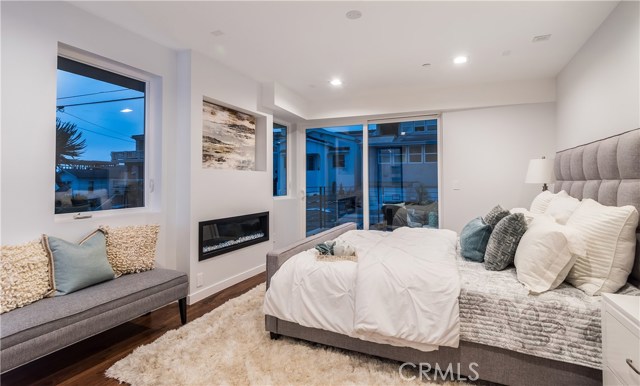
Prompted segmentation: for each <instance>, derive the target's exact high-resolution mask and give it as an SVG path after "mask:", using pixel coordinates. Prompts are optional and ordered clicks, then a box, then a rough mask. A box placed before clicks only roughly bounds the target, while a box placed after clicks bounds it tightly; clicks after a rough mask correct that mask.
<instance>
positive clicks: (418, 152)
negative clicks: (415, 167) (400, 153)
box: [407, 145, 422, 164]
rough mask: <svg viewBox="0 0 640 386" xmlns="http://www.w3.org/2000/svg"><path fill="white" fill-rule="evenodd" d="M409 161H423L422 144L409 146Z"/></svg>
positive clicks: (416, 162) (414, 162)
mask: <svg viewBox="0 0 640 386" xmlns="http://www.w3.org/2000/svg"><path fill="white" fill-rule="evenodd" d="M407 162H408V163H410V164H419V163H422V145H409V146H408V151H407Z"/></svg>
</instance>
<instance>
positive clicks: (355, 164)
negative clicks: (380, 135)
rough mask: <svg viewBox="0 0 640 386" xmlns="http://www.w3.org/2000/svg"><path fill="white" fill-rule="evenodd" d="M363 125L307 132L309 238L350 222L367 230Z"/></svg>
mask: <svg viewBox="0 0 640 386" xmlns="http://www.w3.org/2000/svg"><path fill="white" fill-rule="evenodd" d="M362 134H363V132H362V125H354V126H339V127H325V128H318V129H309V130H307V138H306V153H307V167H306V178H307V196H306V206H307V207H306V223H307V227H306V229H307V232H306V233H307V235H312V234H315V233H318V232H321V231H323V230H325V229H329V228H332V227H334V226H336V225H339V224H344V223H346V222H355V223H357V224H358V228H360V229H362V227H363V205H362Z"/></svg>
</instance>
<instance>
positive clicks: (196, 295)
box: [187, 264, 266, 305]
mask: <svg viewBox="0 0 640 386" xmlns="http://www.w3.org/2000/svg"><path fill="white" fill-rule="evenodd" d="M265 271H266V264H260V265H259V266H257V267H254V268H251V269H249V270H247V271H244V272H241V273H239V274H237V275H235V276H232V277H230V278H227V279H224V280H222V281H219V282H217V283H214V284H212V285H210V286H208V287H205V288H202V289H199V290H198V291H196V292H193V293H190V294H189V295H188V296H187V302H188V303H189V305H192V304H195V303H197V302H199V301H200V300H202V299H204V298H206V297H209V296H211V295H214V294H216V293H218V292H220V291H222V290H224V289H227V288H229V287H231V286H232V285H234V284H238V283H240V282H241V281H243V280H246V279H248V278H250V277H253V276H255V275H259V274H261V273H263V272H265Z"/></svg>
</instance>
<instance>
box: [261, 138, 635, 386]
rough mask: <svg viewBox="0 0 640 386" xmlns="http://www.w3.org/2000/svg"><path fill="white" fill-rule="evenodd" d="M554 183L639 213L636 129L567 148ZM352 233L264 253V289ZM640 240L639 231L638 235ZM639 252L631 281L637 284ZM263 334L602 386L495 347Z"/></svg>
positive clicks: (273, 327) (300, 331)
mask: <svg viewBox="0 0 640 386" xmlns="http://www.w3.org/2000/svg"><path fill="white" fill-rule="evenodd" d="M555 174H556V180H557V181H556V184H555V186H554V191H556V192H557V191H560V190H565V191H567V193H569V194H570V195H571V196H573V197H576V198H578V199H583V198H592V199H594V200H596V201H598V202H601V203H602V204H605V205H618V206H620V205H635V206H636V208H638V209H640V129H636V130H632V131H630V132H626V133H623V134H620V135H617V136H614V137H610V138H606V139H604V140H601V141H597V142H593V143H590V144H586V145H582V146H578V147H576V148H572V149H567V150H564V151H561V152H558V153H557V154H556V159H555ZM352 229H356V225H355V224H354V223H348V224H343V225H340V226H337V227H335V228H332V229H330V230H327V231H325V232H322V233H319V234H317V235H314V236H311V237H308V238H306V239H304V240H301V241H300V242H297V243H294V244H292V245H290V246H287V247H285V248H283V249H280V250H276V251H272V252H270V253H269V254H268V255H267V288H268V287H269V284H270V282H271V278H272V276H273V275H274V274H275V272H276V271H277V270H278V268H280V266H282V264H284V262H285V261H287V259H289V258H290V257H291V256H294V255H295V254H297V253H299V252H302V251H305V250H307V249H310V248H313V247H314V246H315V245H317V244H318V243H321V242H323V241H326V240H331V239H334V238H336V237H338V236H339V235H341V234H342V233H344V232H347V231H349V230H352ZM637 237H638V240H639V241H640V233H639V234H638V235H637ZM639 255H640V248H638V247H637V248H636V260H635V265H634V269H633V272H632V277H631V279H630V280H631V281H633V282H634V283H635V282H636V281H637V280H640V257H639ZM265 327H266V330H267V331H269V332H270V333H271V337H272V338H274V339H276V338H278V337H279V336H281V335H282V336H288V337H292V338H298V339H303V340H306V341H310V342H315V343H321V344H325V345H328V346H333V347H338V348H341V349H346V350H352V351H357V352H361V353H365V354H369V355H374V356H377V357H382V358H388V359H392V360H397V361H399V362H410V363H415V364H419V363H429V364H430V366H431V367H432V368H433V367H435V365H436V364H438V366H439V367H440V368H441V369H444V368H446V367H447V366H448V365H449V364H450V363H452V364H453V366H454V369H456V370H457V368H458V367H457V364H460V367H459V368H460V374H459V375H461V376H464V377H472V376H474V375H475V374H473V373H472V372H470V370H469V369H470V367H469V366H470V364H471V363H477V364H478V365H477V367H474V369H475V370H476V371H477V372H478V374H479V377H480V379H482V380H484V381H490V382H496V383H501V384H507V385H541V386H542V385H560V384H563V385H600V384H602V371H601V370H599V369H593V368H589V367H585V366H580V365H576V364H572V363H566V362H560V361H555V360H550V359H545V358H540V357H536V356H532V355H527V354H522V353H518V352H515V351H510V350H505V349H502V348H498V347H493V346H487V345H481V344H477V343H472V342H466V341H461V342H460V346H459V347H458V348H457V349H454V348H450V347H441V348H440V349H438V350H436V351H432V352H423V351H419V350H416V349H412V348H408V347H396V346H391V345H384V344H378V343H372V342H367V341H363V340H360V339H356V338H351V337H348V336H346V335H342V334H337V333H334V332H330V331H325V330H320V329H315V328H309V327H303V326H300V325H299V324H296V323H292V322H288V321H284V320H280V319H278V318H276V317H273V316H270V315H266V316H265Z"/></svg>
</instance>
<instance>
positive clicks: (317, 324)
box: [264, 228, 460, 351]
mask: <svg viewBox="0 0 640 386" xmlns="http://www.w3.org/2000/svg"><path fill="white" fill-rule="evenodd" d="M340 239H342V240H344V241H346V242H348V243H349V244H351V245H353V246H354V247H355V248H356V254H357V256H358V262H357V263H354V262H351V261H339V262H325V261H318V260H316V256H317V252H316V251H315V250H309V251H306V252H302V253H300V254H298V255H296V256H294V257H292V258H291V259H289V260H288V261H287V262H286V263H285V264H283V266H282V267H281V268H280V269H279V270H278V271H277V272H276V274H275V275H274V276H273V278H272V279H271V287H270V288H269V290H268V291H267V294H266V296H265V303H264V311H265V313H266V314H268V315H273V316H275V317H277V318H279V319H282V320H287V321H291V322H295V323H298V324H300V325H302V326H306V327H314V328H320V329H324V330H328V331H333V332H337V333H340V334H345V335H348V336H351V337H356V338H360V339H364V340H368V341H372V342H378V343H386V344H392V345H396V346H407V347H413V348H416V349H419V350H423V351H430V350H434V349H436V348H437V346H450V347H457V346H458V340H459V317H458V295H459V293H460V278H459V273H458V268H457V265H456V261H455V248H456V234H455V232H452V231H447V230H433V229H421V228H399V229H397V230H395V231H394V232H392V233H388V232H387V233H385V232H376V231H351V232H347V233H345V234H343V235H342V236H340Z"/></svg>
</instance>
